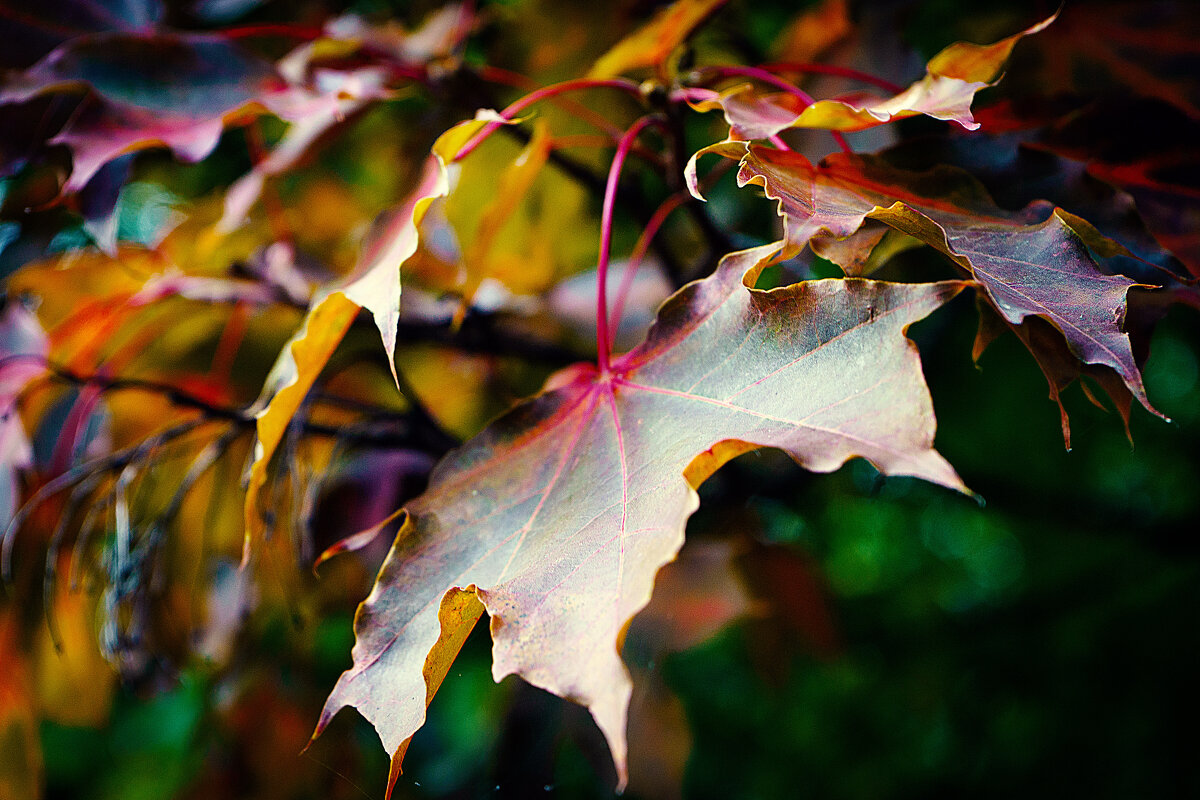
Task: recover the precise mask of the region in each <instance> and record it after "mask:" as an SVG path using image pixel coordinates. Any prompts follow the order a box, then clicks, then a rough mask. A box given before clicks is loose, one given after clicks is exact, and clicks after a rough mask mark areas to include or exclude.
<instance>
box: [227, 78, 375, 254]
mask: <svg viewBox="0 0 1200 800" xmlns="http://www.w3.org/2000/svg"><path fill="white" fill-rule="evenodd" d="M384 78H385V75H384V73H383V72H382V71H381V70H378V69H370V68H367V69H362V70H358V71H356V72H353V73H347V74H336V81H335V83H334V85H333V86H329V87H327V90H328V91H329V92H330V93H331V94H332V98H331V102H330V103H328V104H327V105H326V106H324V107H322V108H319V109H318V110H317V111H315V112H314V113H312V114H309V115H306V116H304V117H301V118H300V119H298V120H297V121H296V122H294V123H293V124H292V125H291V126H290V127H289V128H288V130H287V132H286V133H285V134H284V136H283V138H282V139H280V140H279V142H278V144H276V145H275V147H274V148H272V150H271V152H270V153H269V154H268V155H267V157H266V158H264V159H262V160H261V161H260V162H258V163H257V164H255V165H254V167H253V169H251V170H250V172H248V173H246V174H245V175H243V176H242V177H241V178H238V180H237V181H236V182H234V184H233V185H232V186H230V187H229V190H228V191H227V192H226V194H225V211H224V214H223V215H222V216H221V219H220V221H219V222H218V223H217V230H218V232H221V233H228V232H229V231H232V230H235V229H237V228H239V227H241V226H242V225H243V224H244V223H245V221H246V214H247V213H248V212H249V210H250V208H251V206H253V205H254V203H255V202H257V200H258V198H259V196H260V195H261V194H262V189H263V184H264V183H265V182H266V180H267V179H268V178H270V177H273V176H275V175H279V174H282V173H283V172H286V171H287V170H289V169H291V168H292V167H293V166H295V164H296V162H297V161H299V160H300V159H301V158H302V157H303V156H304V154H305V153H306V152H307V151H308V149H309V148H310V147H311V146H312V145H313V143H314V142H315V141H316V140H317V139H319V138H320V137H321V136H322V135H324V134H325V133H326V132H327V131H329V129H331V128H332V127H334V126H335V125H337V124H338V123H340V122H343V121H344V120H345V119H346V118H347V117H349V116H350V115H352V114H354V113H355V112H357V111H359V110H360V109H362V108H363V107H365V106H366V105H367V104H368V103H370V102H372V101H374V100H378V99H380V98H382V97H385V96H386V95H387V92H386V91H385V89H384V84H383V81H384Z"/></svg>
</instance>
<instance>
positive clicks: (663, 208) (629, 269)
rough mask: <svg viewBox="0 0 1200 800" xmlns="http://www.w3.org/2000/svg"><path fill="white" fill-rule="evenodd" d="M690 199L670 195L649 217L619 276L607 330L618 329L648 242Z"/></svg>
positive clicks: (681, 195) (678, 194) (685, 195)
mask: <svg viewBox="0 0 1200 800" xmlns="http://www.w3.org/2000/svg"><path fill="white" fill-rule="evenodd" d="M690 197H691V196H690V195H689V194H688V193H687V192H676V193H675V194H673V195H671V196H670V197H668V198H667V199H666V200H664V201H663V202H662V205H660V206H659V207H658V208H657V209H656V210H655V211H654V214H653V215H652V216H651V217H650V221H649V222H647V223H646V227H645V228H643V229H642V233H641V235H640V236H639V237H638V240H637V244H635V245H634V247H633V255H631V256H630V257H629V264H628V266H626V267H625V274H624V275H622V276H621V286H620V288H618V289H617V296H616V299H615V300H614V301H613V309H612V315H611V316H610V318H609V323H608V327H609V330H612V331H616V330H617V329H618V328H620V324H621V313H622V312H623V311H624V310H625V299H626V298H627V297H628V296H629V290H630V289H631V288H633V278H634V276H635V275H636V274H637V270H638V267H640V266H641V265H642V259H644V258H645V257H646V251H647V250H648V249H649V248H650V242H652V241H653V240H654V237H655V235H656V234H657V233H658V229H659V228H661V227H662V225H663V223H664V222H666V221H667V217H669V216H670V215H671V212H672V211H674V210H675V209H677V208H679V207H680V206H681V205H683V204H684V203H685V202H687V201H688V199H689V198H690Z"/></svg>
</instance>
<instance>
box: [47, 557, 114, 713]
mask: <svg viewBox="0 0 1200 800" xmlns="http://www.w3.org/2000/svg"><path fill="white" fill-rule="evenodd" d="M65 567H66V562H65V560H64V562H63V564H62V565H61V566H60V569H64V568H65ZM55 587H56V589H55V593H54V597H53V600H52V607H51V608H50V609H48V610H47V613H48V614H49V615H50V617H51V619H52V620H53V624H54V627H53V630H54V632H55V635H56V636H57V637H58V641H57V642H56V641H55V640H54V638H52V636H51V628H50V627H48V626H42V627H40V628H39V629H38V636H37V647H36V649H35V657H36V661H35V664H36V666H35V669H36V674H37V686H36V694H37V703H38V712H39V715H40V716H41V717H42V718H44V719H50V720H54V721H55V722H59V723H62V724H64V725H77V726H91V727H96V726H99V725H102V724H103V723H104V721H105V720H106V719H108V714H109V709H110V707H111V706H112V698H113V691H114V690H115V689H116V677H117V676H116V673H115V672H114V671H113V668H112V667H111V666H110V665H109V664H108V662H107V661H105V660H104V658H103V657H102V656H101V655H100V650H99V649H98V648H97V646H96V640H97V632H96V627H95V624H94V620H95V619H96V614H95V610H96V602H95V598H94V597H91V596H89V595H87V594H85V593H83V592H81V591H79V590H72V589H71V588H70V584H69V582H68V581H65V580H60V581H57V582H56V584H55ZM58 645H61V647H60V646H58Z"/></svg>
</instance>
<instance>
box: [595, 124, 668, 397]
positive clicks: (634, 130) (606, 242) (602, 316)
mask: <svg viewBox="0 0 1200 800" xmlns="http://www.w3.org/2000/svg"><path fill="white" fill-rule="evenodd" d="M662 124H663V120H662V118H661V117H660V116H658V115H657V114H649V115H647V116H644V117H642V118H641V119H639V120H637V121H636V122H634V123H633V124H632V125H630V126H629V129H628V130H627V131H625V135H624V136H622V137H621V141H620V142H618V143H617V152H616V153H614V154H613V160H612V165H611V166H610V167H609V168H608V182H607V183H606V184H605V186H604V205H603V206H602V207H601V210H600V257H599V259H598V260H597V262H596V357H597V361H596V363H597V365H598V366H599V368H600V372H601V374H606V373H607V372H608V366H609V356H611V355H612V338H611V335H610V333H611V332H610V330H609V326H608V259H609V250H610V245H611V243H612V223H613V206H614V205H615V203H616V199H617V184H618V183H619V182H620V180H621V167H622V166H624V164H625V157H626V156H628V155H629V151H630V149H632V148H633V143H634V142H635V141H636V140H637V137H638V135H639V134H640V133H641V132H642V131H643V130H645V129H646V128H647V127H649V126H650V125H662ZM660 224H661V223H660Z"/></svg>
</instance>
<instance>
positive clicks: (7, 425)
mask: <svg viewBox="0 0 1200 800" xmlns="http://www.w3.org/2000/svg"><path fill="white" fill-rule="evenodd" d="M48 352H49V341H48V340H47V338H46V334H45V332H44V331H43V330H42V326H41V324H40V323H38V320H37V317H36V316H35V315H34V314H33V312H32V311H30V310H29V309H28V308H26V307H25V306H24V305H23V304H22V303H20V302H16V301H12V300H10V301H8V302H7V303H5V304H4V307H3V309H2V310H0V530H3V529H4V528H7V527H8V523H9V522H10V521H11V519H12V515H13V514H14V513H16V510H17V504H18V503H19V502H20V485H19V484H18V482H17V472H18V470H21V469H24V468H26V467H28V466H30V465H31V464H32V462H33V451H32V449H31V448H30V444H29V437H28V435H27V434H26V433H25V426H24V425H23V424H22V422H21V416H20V414H19V413H18V409H17V397H18V396H19V395H20V393H21V391H22V390H23V389H24V388H25V387H26V385H28V383H29V382H30V381H31V380H33V379H34V378H37V377H39V376H41V375H43V374H45V371H46V355H47V353H48Z"/></svg>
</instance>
